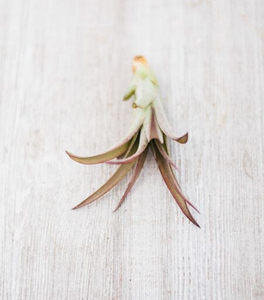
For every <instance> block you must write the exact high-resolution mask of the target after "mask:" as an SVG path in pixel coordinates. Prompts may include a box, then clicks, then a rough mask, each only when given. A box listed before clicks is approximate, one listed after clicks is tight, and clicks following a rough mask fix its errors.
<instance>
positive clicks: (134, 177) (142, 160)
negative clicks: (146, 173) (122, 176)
mask: <svg viewBox="0 0 264 300" xmlns="http://www.w3.org/2000/svg"><path fill="white" fill-rule="evenodd" d="M147 153H148V148H147V149H145V150H144V152H143V153H142V154H141V155H140V156H139V157H138V159H137V164H136V167H135V169H134V171H133V175H132V177H131V179H130V181H129V183H128V186H127V188H126V190H125V193H124V194H123V196H122V198H121V199H120V201H119V203H118V205H117V207H116V209H115V210H114V211H117V210H118V208H119V207H120V206H121V205H122V204H123V202H124V200H125V198H126V196H127V195H128V193H129V192H130V190H131V189H132V187H133V186H134V184H135V182H136V181H137V179H138V176H139V174H140V172H141V170H142V168H143V166H144V163H145V160H146V157H147Z"/></svg>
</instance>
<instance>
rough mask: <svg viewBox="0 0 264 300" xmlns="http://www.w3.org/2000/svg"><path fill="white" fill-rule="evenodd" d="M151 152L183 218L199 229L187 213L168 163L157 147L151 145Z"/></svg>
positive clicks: (184, 202)
mask: <svg viewBox="0 0 264 300" xmlns="http://www.w3.org/2000/svg"><path fill="white" fill-rule="evenodd" d="M152 151H153V152H154V153H155V155H154V156H156V161H157V165H158V167H159V170H160V173H161V175H162V177H163V179H164V181H165V183H166V185H167V187H168V188H169V190H170V192H171V194H172V196H173V198H174V199H175V201H176V202H177V204H178V205H179V207H180V209H181V210H182V212H183V213H184V214H185V216H186V217H187V218H188V219H189V220H190V221H191V222H192V223H193V224H195V225H196V226H198V227H200V226H199V224H198V223H197V222H196V220H195V219H194V217H193V216H192V214H191V212H190V211H189V208H188V206H187V205H186V201H185V199H184V198H183V197H182V195H181V192H180V190H179V188H178V186H177V185H176V184H175V180H174V178H173V176H172V174H171V167H170V165H169V164H168V162H167V161H166V160H165V159H164V157H163V156H162V155H161V154H160V152H159V150H158V148H157V146H156V145H155V144H154V143H152Z"/></svg>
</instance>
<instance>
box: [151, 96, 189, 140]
mask: <svg viewBox="0 0 264 300" xmlns="http://www.w3.org/2000/svg"><path fill="white" fill-rule="evenodd" d="M153 107H154V111H155V115H156V118H157V121H158V124H159V126H160V128H161V130H162V131H163V132H164V133H165V134H166V135H167V136H168V137H170V138H171V139H173V140H174V141H176V142H178V143H180V144H185V143H187V141H188V133H186V134H185V135H183V136H181V137H177V136H176V135H175V133H174V129H173V128H172V126H171V125H170V123H169V121H168V119H167V116H166V113H165V111H164V108H163V105H162V103H161V100H160V99H159V98H156V99H155V100H154V101H153Z"/></svg>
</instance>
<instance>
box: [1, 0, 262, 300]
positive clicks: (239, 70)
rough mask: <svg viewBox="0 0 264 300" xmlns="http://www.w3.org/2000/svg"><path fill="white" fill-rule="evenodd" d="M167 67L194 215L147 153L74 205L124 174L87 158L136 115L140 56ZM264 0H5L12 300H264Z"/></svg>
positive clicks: (7, 256)
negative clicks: (77, 158) (130, 99)
mask: <svg viewBox="0 0 264 300" xmlns="http://www.w3.org/2000/svg"><path fill="white" fill-rule="evenodd" d="M136 54H143V55H145V56H146V57H147V58H148V59H149V61H150V63H151V66H152V68H153V70H154V71H155V72H156V74H157V76H158V79H159V83H160V86H161V93H162V95H163V96H164V103H165V106H166V109H167V111H168V114H169V118H170V120H171V122H172V123H173V125H174V127H175V128H176V129H177V131H178V132H179V133H185V131H186V130H188V132H189V134H190V140H189V142H188V144H187V145H184V146H179V145H176V144H171V149H172V157H173V159H174V160H175V161H176V162H177V164H178V166H179V168H180V170H181V174H180V175H178V177H179V180H180V182H181V184H182V188H183V190H184V191H185V193H186V194H187V195H188V196H189V198H190V199H191V200H192V201H193V202H194V203H195V204H196V205H197V206H198V207H199V208H200V210H201V213H202V214H201V215H200V216H198V215H197V214H196V215H195V216H196V217H197V219H198V221H199V223H200V224H201V229H200V230H199V229H198V228H196V227H195V226H193V225H192V224H190V222H189V221H188V220H187V219H186V218H184V217H183V215H182V213H181V212H180V210H179V209H178V207H177V206H176V204H175V202H174V201H173V199H172V197H171V196H170V194H169V192H168V190H167V189H166V187H165V184H164V183H163V182H162V179H161V176H160V174H159V173H158V169H157V167H156V165H155V162H154V159H153V158H152V157H151V156H152V155H151V153H149V158H148V160H147V162H146V165H145V168H144V171H143V173H142V175H141V176H140V180H139V182H138V183H137V184H136V185H135V187H134V188H133V190H132V192H131V194H130V195H129V196H128V198H127V201H126V202H125V204H124V205H123V206H122V207H121V209H120V210H119V211H118V212H117V213H112V211H113V209H114V207H115V205H116V204H117V202H118V200H119V198H120V197H121V195H122V191H124V189H125V186H126V182H127V180H126V181H125V182H122V183H121V184H120V185H119V186H118V187H117V188H115V189H114V190H113V191H112V192H110V193H109V194H108V195H106V196H105V197H104V198H102V199H101V200H99V201H97V202H96V203H94V204H92V205H91V206H89V207H85V208H83V209H80V210H77V211H71V207H73V206H74V205H76V204H78V203H79V202H80V201H81V200H83V199H84V198H85V197H86V196H88V195H89V194H90V193H91V192H93V191H94V190H95V189H96V188H97V187H99V186H100V185H101V184H102V183H103V182H104V181H105V180H106V179H107V178H108V177H109V176H110V175H111V174H112V173H113V171H114V169H115V167H114V166H107V165H99V166H83V165H78V164H76V163H74V162H73V161H71V160H70V159H69V158H68V157H67V156H66V154H65V153H64V150H65V149H67V150H70V151H72V152H74V153H79V154H87V155H88V154H93V153H96V152H99V151H101V150H104V149H106V148H108V147H109V146H111V145H112V144H113V143H114V142H117V141H118V140H119V139H120V138H121V136H122V135H123V134H124V133H125V131H126V129H127V128H128V126H129V121H130V119H131V106H130V105H131V103H124V102H122V101H121V98H122V95H123V92H124V90H125V88H126V86H127V84H128V83H129V79H130V77H131V70H130V65H131V61H132V58H133V56H134V55H136ZM263 59H264V2H263V1H262V0H248V1H247V0H232V1H231V0H229V1H228V0H221V1H220V0H218V1H217V0H204V1H202V0H197V1H195V0H182V1H180V0H167V1H165V0H164V1H161V0H159V1H158V0H148V1H141V0H133V1H128V0H126V1H121V0H111V1H95V0H87V1H83V0H74V1H73V0H52V1H51V0H47V1H42V0H35V1H33V0H32V1H30V0H23V1H21V0H1V1H0V145H1V147H0V160H1V169H0V209H1V210H0V226H1V227H0V230H1V231H0V234H1V236H0V237H1V246H0V257H1V258H0V270H1V271H0V299H4V300H8V299H12V300H13V299H19V300H24V299H30V300H31V299H38V300H42V299H43V300H44V299H45V300H46V299H47V300H50V299H92V300H93V299H134V300H140V299H151V300H152V299H157V300H159V299H197V300H202V299H206V300H207V299H217V300H219V299H228V300H229V299H232V300H233V299H239V300H249V299H254V300H255V299H256V300H261V299H264V238H263V228H264V217H263V212H264V178H263V170H264V121H263V113H264V61H263Z"/></svg>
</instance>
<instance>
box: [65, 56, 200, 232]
mask: <svg viewBox="0 0 264 300" xmlns="http://www.w3.org/2000/svg"><path fill="white" fill-rule="evenodd" d="M132 70H133V78H132V81H131V84H130V86H129V88H128V90H127V93H126V94H125V96H124V98H123V100H124V101H126V100H129V99H130V98H131V97H133V98H134V102H133V104H132V107H133V108H134V119H133V121H132V124H131V127H130V130H129V131H128V133H127V135H126V136H125V138H124V139H122V141H121V142H120V143H118V144H117V145H116V146H115V147H113V148H111V149H110V150H108V151H106V152H104V153H102V154H98V155H95V156H90V157H80V156H76V155H74V154H71V153H69V152H67V151H66V153H67V154H68V155H69V156H70V158H72V159H73V160H75V161H77V162H79V163H81V164H86V165H92V164H99V163H109V164H119V165H120V166H119V168H118V169H117V170H116V172H115V173H114V175H113V176H112V177H111V178H110V179H109V180H108V181H107V182H106V183H105V184H104V185H103V186H102V187H100V188H99V189H98V190H97V191H95V192H94V193H93V194H92V195H91V196H89V197H88V198H87V199H85V200H84V201H82V202H81V203H80V204H79V205H77V206H76V207H74V208H73V209H77V208H80V207H83V206H85V205H88V204H90V203H92V202H93V201H95V200H97V199H99V198H100V197H101V196H103V195H104V194H106V193H107V192H108V191H110V190H111V189H112V188H113V187H114V186H116V185H117V184H118V183H119V182H120V181H121V180H122V179H123V178H124V177H125V175H126V174H127V173H128V172H129V171H130V170H131V169H132V168H133V167H134V171H133V175H132V177H131V179H130V181H129V183H128V186H127V188H126V190H125V192H124V194H123V196H122V198H121V199H120V201H119V203H118V205H117V207H116V209H115V211H116V210H117V209H118V208H119V207H120V206H121V205H122V203H123V202H124V200H125V198H126V196H127V195H128V193H129V192H130V190H131V188H132V187H133V185H134V184H135V182H136V180H137V178H138V176H139V174H140V171H141V169H142V168H143V165H144V162H145V160H146V156H147V152H148V148H149V147H150V148H151V150H152V152H153V155H154V157H155V160H156V162H157V165H158V168H159V170H160V173H161V175H162V177H163V179H164V181H165V183H166V185H167V187H168V188H169V190H170V192H171V194H172V196H173V198H174V199H175V201H176V202H177V204H178V205H179V207H180V208H181V210H182V212H183V213H184V214H185V215H186V217H187V218H188V219H189V220H190V221H191V222H192V223H194V224H195V225H196V226H198V227H199V225H198V223H197V222H196V220H195V219H194V217H193V216H192V214H191V212H190V210H189V208H188V205H190V206H192V207H193V208H194V209H195V210H196V211H198V210H197V209H196V208H195V207H194V206H193V204H192V203H191V202H190V201H189V200H188V199H187V198H186V197H185V196H184V195H183V193H182V190H181V188H180V186H179V183H178V181H177V179H176V177H175V175H174V173H173V170H172V167H174V168H176V166H175V164H174V163H173V162H172V160H171V159H170V156H169V149H168V142H167V138H171V139H173V140H174V141H176V142H178V143H180V144H185V143H187V141H188V134H185V135H183V136H181V137H177V136H176V135H175V134H174V132H173V128H172V127H171V125H170V123H169V122H168V120H167V117H166V114H165V111H164V109H163V106H162V101H161V98H160V96H159V93H158V83H157V79H156V77H155V75H154V74H153V72H152V70H151V69H150V67H149V66H148V63H147V61H146V59H145V58H144V57H143V56H136V57H135V58H134V60H133V64H132ZM198 212H199V211H198Z"/></svg>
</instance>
